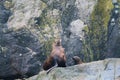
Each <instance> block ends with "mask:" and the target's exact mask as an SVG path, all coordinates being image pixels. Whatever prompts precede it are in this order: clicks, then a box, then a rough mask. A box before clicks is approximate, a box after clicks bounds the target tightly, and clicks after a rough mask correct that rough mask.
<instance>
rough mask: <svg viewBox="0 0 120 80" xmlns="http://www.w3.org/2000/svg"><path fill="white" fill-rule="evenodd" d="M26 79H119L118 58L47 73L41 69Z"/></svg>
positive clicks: (119, 66) (119, 62)
mask: <svg viewBox="0 0 120 80" xmlns="http://www.w3.org/2000/svg"><path fill="white" fill-rule="evenodd" d="M26 80H120V59H117V58H116V59H115V58H111V59H105V60H102V61H96V62H91V63H83V64H80V65H76V66H72V67H67V68H56V69H54V70H52V71H51V72H50V73H49V74H46V72H45V71H42V72H40V73H39V74H38V75H36V76H34V77H31V78H28V79H26Z"/></svg>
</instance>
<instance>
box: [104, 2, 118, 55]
mask: <svg viewBox="0 0 120 80" xmlns="http://www.w3.org/2000/svg"><path fill="white" fill-rule="evenodd" d="M113 4H114V9H113V10H112V13H111V19H110V22H109V25H108V28H109V29H108V46H107V47H108V54H107V56H106V57H120V54H119V53H120V45H119V44H120V1H116V0H113Z"/></svg>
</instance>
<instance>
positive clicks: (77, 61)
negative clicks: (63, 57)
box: [72, 56, 83, 65]
mask: <svg viewBox="0 0 120 80" xmlns="http://www.w3.org/2000/svg"><path fill="white" fill-rule="evenodd" d="M72 59H73V61H74V63H75V65H77V64H82V63H83V62H82V60H81V59H80V57H78V56H74V57H73V58H72Z"/></svg>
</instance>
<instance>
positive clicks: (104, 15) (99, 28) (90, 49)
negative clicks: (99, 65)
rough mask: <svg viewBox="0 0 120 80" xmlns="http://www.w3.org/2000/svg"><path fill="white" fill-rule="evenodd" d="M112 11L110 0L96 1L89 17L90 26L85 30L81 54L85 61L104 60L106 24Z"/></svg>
mask: <svg viewBox="0 0 120 80" xmlns="http://www.w3.org/2000/svg"><path fill="white" fill-rule="evenodd" d="M112 9H113V4H112V0H98V2H97V4H96V5H95V6H94V10H93V12H92V14H91V16H90V25H89V26H88V27H87V28H86V27H85V31H86V40H85V41H84V43H83V52H84V54H85V56H86V59H89V60H87V61H92V60H99V59H104V55H103V53H104V52H105V50H106V41H107V30H108V22H109V20H110V13H111V10H112Z"/></svg>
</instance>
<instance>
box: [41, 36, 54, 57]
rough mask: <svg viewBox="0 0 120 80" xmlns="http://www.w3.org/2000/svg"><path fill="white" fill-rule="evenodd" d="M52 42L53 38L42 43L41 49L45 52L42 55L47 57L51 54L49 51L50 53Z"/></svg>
mask: <svg viewBox="0 0 120 80" xmlns="http://www.w3.org/2000/svg"><path fill="white" fill-rule="evenodd" d="M54 40H55V38H50V39H49V40H47V41H45V42H44V46H43V48H44V50H45V51H44V55H47V56H48V55H49V54H50V53H51V51H52V44H53V42H54Z"/></svg>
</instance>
